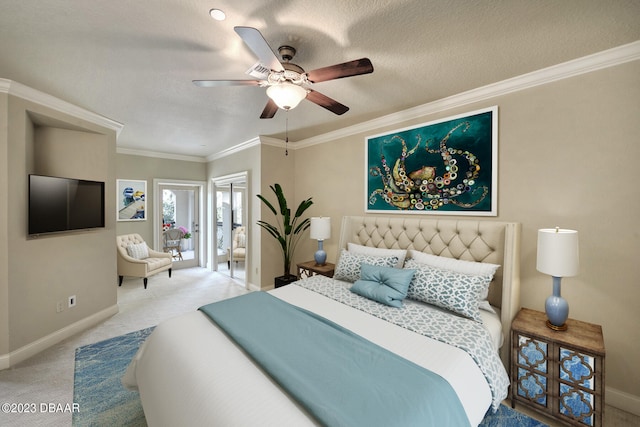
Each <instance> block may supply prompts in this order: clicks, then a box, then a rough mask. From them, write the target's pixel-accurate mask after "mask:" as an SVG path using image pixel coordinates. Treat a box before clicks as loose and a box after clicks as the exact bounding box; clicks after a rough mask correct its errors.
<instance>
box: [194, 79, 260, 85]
mask: <svg viewBox="0 0 640 427" xmlns="http://www.w3.org/2000/svg"><path fill="white" fill-rule="evenodd" d="M193 84H194V85H196V86H200V87H222V86H258V85H259V84H260V80H193Z"/></svg>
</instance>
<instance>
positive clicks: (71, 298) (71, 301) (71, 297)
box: [69, 295, 76, 308]
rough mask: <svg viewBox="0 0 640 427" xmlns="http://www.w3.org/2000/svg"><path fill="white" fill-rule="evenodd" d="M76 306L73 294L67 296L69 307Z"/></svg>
mask: <svg viewBox="0 0 640 427" xmlns="http://www.w3.org/2000/svg"><path fill="white" fill-rule="evenodd" d="M75 306H76V296H75V295H71V296H70V297H69V308H73V307H75Z"/></svg>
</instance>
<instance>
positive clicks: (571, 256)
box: [536, 228, 580, 277]
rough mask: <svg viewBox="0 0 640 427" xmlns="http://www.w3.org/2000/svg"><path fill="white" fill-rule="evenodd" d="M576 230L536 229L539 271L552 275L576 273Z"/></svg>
mask: <svg viewBox="0 0 640 427" xmlns="http://www.w3.org/2000/svg"><path fill="white" fill-rule="evenodd" d="M579 264H580V262H579V256H578V232H577V231H576V230H563V229H561V228H545V229H541V230H538V256H537V266H536V268H537V269H538V271H539V272H541V273H545V274H548V275H550V276H554V277H569V276H575V275H576V274H578V267H579Z"/></svg>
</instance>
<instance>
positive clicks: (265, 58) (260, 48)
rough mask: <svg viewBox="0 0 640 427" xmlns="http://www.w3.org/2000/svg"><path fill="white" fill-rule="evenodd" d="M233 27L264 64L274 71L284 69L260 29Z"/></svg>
mask: <svg viewBox="0 0 640 427" xmlns="http://www.w3.org/2000/svg"><path fill="white" fill-rule="evenodd" d="M233 29H234V30H235V31H236V33H238V35H239V36H240V37H242V40H244V42H245V44H246V45H247V46H249V49H251V50H252V51H253V53H254V54H255V55H256V56H257V57H258V59H259V60H260V62H261V63H262V64H263V65H264V66H266V67H269V68H270V69H272V70H274V71H284V68H283V67H282V64H281V63H280V61H279V60H278V57H277V56H276V54H275V53H273V50H271V47H270V46H269V43H267V41H266V40H265V39H264V37H263V36H262V33H260V31H258V30H256V29H255V28H253V27H234V28H233Z"/></svg>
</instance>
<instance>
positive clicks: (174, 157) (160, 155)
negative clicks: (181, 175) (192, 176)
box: [116, 147, 207, 163]
mask: <svg viewBox="0 0 640 427" xmlns="http://www.w3.org/2000/svg"><path fill="white" fill-rule="evenodd" d="M116 153H118V154H127V155H130V156H143V157H155V158H158V159H169V160H183V161H185V162H199V163H205V162H207V159H206V158H204V157H198V156H185V155H183V154H171V153H161V152H158V151H146V150H136V149H133V148H126V147H116Z"/></svg>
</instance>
